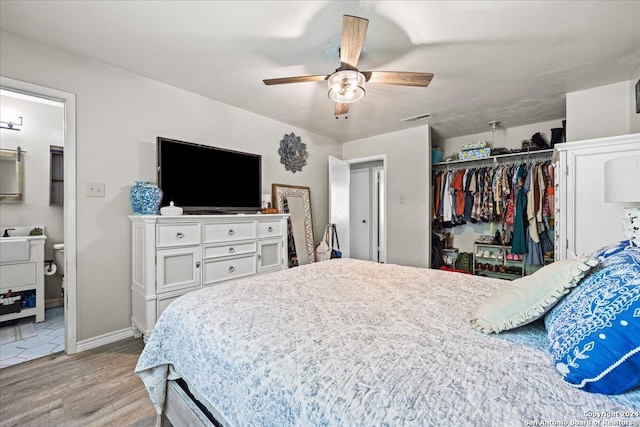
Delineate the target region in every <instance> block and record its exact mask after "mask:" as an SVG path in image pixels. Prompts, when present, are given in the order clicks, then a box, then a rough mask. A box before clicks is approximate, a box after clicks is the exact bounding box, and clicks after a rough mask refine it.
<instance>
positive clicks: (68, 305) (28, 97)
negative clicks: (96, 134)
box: [0, 77, 77, 367]
mask: <svg viewBox="0 0 640 427" xmlns="http://www.w3.org/2000/svg"><path fill="white" fill-rule="evenodd" d="M0 79H1V80H0V89H1V92H0V96H1V97H2V98H1V101H2V102H1V103H0V106H1V107H2V110H3V113H6V111H5V110H10V111H11V110H13V113H12V114H15V112H18V113H19V114H20V115H21V117H22V125H21V126H20V130H15V129H3V130H0V132H1V134H0V136H1V137H2V138H1V144H0V145H1V146H2V148H3V149H4V148H8V149H12V148H13V149H15V148H16V147H17V146H20V147H21V150H23V151H24V160H25V162H24V165H23V166H24V171H23V173H24V177H25V188H24V197H23V201H22V202H19V203H13V204H2V206H0V211H2V213H3V215H2V217H1V224H0V226H2V227H5V228H6V227H10V226H13V225H24V226H37V227H42V228H43V230H44V234H45V236H46V237H47V239H46V243H45V255H44V259H45V266H44V270H45V291H44V294H45V298H44V299H45V303H44V306H45V321H44V322H38V323H35V328H34V329H35V332H36V334H37V336H36V338H33V337H31V339H29V338H27V339H23V338H21V335H20V334H17V336H15V337H14V338H13V339H14V340H15V339H17V338H19V339H20V340H16V341H21V340H24V341H21V342H18V343H17V344H16V341H13V342H14V344H13V345H12V344H10V343H7V344H6V345H5V344H4V343H3V344H2V348H1V349H0V350H1V351H0V353H1V354H2V360H0V367H5V366H10V365H11V364H15V363H21V362H20V361H21V360H22V359H24V361H26V360H30V359H33V358H37V357H42V356H46V354H50V353H56V352H59V351H65V352H66V353H67V354H71V353H75V352H76V341H77V339H76V337H77V331H76V329H77V326H76V321H75V318H76V314H75V313H76V304H75V300H76V299H75V294H76V281H75V232H76V230H75V210H76V206H75V185H74V183H75V95H73V94H69V93H66V92H61V91H58V90H55V89H50V88H46V87H42V86H37V85H33V84H29V83H26V82H21V81H17V80H13V79H7V78H4V77H0ZM2 120H3V121H4V119H2ZM5 145H6V146H7V147H5ZM14 146H16V147H14ZM62 159H64V160H63V161H62ZM27 160H28V161H27ZM60 172H61V173H60ZM11 221H14V223H10V222H11ZM18 222H20V224H18ZM27 222H28V223H29V224H27ZM10 233H11V232H10ZM63 244H64V246H62V248H64V249H63V251H60V250H55V251H54V245H55V246H56V249H61V245H63ZM59 255H62V256H59ZM54 270H56V271H54ZM57 270H60V272H58V271H57ZM62 271H64V274H60V273H62ZM63 277H64V285H63ZM62 286H64V288H63V287H62ZM21 329H22V328H21ZM24 329H25V330H26V334H27V335H32V334H33V329H29V328H24ZM5 335H12V334H11V333H10V334H5ZM41 335H45V336H41ZM9 340H11V338H10V339H9ZM34 344H35V345H34ZM20 349H23V350H24V351H19V350H20ZM8 350H10V351H8ZM10 358H13V359H11V360H9V359H10Z"/></svg>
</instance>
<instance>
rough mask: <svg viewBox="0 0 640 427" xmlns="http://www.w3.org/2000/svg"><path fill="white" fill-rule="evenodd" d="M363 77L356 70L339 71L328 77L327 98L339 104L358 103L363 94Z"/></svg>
mask: <svg viewBox="0 0 640 427" xmlns="http://www.w3.org/2000/svg"><path fill="white" fill-rule="evenodd" d="M365 80H366V79H365V77H364V74H362V73H361V72H359V71H358V70H340V71H336V72H335V73H333V74H331V75H330V76H329V98H331V100H332V101H334V102H338V103H341V104H350V103H352V102H356V101H360V100H361V99H362V98H364V94H365Z"/></svg>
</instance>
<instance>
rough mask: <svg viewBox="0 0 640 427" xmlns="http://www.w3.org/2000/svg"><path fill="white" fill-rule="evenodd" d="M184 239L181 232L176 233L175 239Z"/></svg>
mask: <svg viewBox="0 0 640 427" xmlns="http://www.w3.org/2000/svg"><path fill="white" fill-rule="evenodd" d="M183 237H184V234H182V232H180V231H178V232H177V233H176V239H182V238H183Z"/></svg>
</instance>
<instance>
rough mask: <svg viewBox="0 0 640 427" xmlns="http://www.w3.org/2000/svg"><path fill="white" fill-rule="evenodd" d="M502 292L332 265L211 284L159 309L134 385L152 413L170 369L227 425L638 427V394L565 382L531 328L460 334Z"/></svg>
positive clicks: (449, 279) (417, 272)
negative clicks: (594, 390) (140, 385)
mask: <svg viewBox="0 0 640 427" xmlns="http://www.w3.org/2000/svg"><path fill="white" fill-rule="evenodd" d="M504 284H505V282H503V281H499V280H492V279H487V278H481V277H474V276H470V275H465V274H458V273H450V272H442V271H436V270H430V269H420V268H413V267H403V266H398V265H389V264H386V265H384V264H376V263H370V262H366V261H357V260H351V259H336V260H330V261H325V262H321V263H315V264H311V265H307V266H302V267H297V268H293V269H290V270H286V271H283V272H280V273H274V274H268V275H264V276H258V277H253V278H249V279H246V280H239V281H235V282H233V283H226V284H222V285H218V286H212V287H208V288H205V289H202V290H199V291H196V292H192V293H189V294H187V295H184V296H183V297H181V298H179V299H178V300H176V301H175V302H173V303H172V304H171V305H170V306H169V308H167V310H165V312H164V313H163V315H162V317H161V318H160V320H159V321H158V323H157V325H156V327H155V329H154V331H153V333H152V334H151V337H150V339H149V341H148V343H147V344H146V347H145V349H144V351H143V353H142V355H141V356H140V359H139V361H138V365H137V367H136V373H137V374H138V375H139V376H140V377H141V378H142V380H143V381H144V383H145V385H146V387H147V389H148V391H149V394H150V397H151V400H152V401H153V403H154V404H155V405H156V408H157V409H158V411H159V412H160V411H161V408H162V405H163V402H164V390H165V381H166V379H167V374H168V365H169V364H170V365H173V369H174V370H175V372H177V373H179V375H180V376H182V377H183V378H184V379H185V380H186V381H187V383H188V384H189V385H190V387H191V388H193V389H194V390H195V391H196V392H197V394H199V395H200V396H202V397H204V398H205V399H206V400H207V401H208V402H209V404H210V405H211V406H212V407H214V408H215V410H216V412H217V413H218V415H219V416H220V418H222V419H221V420H220V421H222V422H223V423H224V424H225V425H229V426H235V427H252V426H255V427H258V426H260V427H266V426H274V427H285V426H524V425H596V424H593V422H594V421H595V420H599V421H602V420H606V421H607V422H614V421H622V422H624V423H626V422H631V423H635V424H628V425H640V417H638V416H637V415H638V412H637V411H640V390H637V389H636V390H635V391H633V392H631V393H627V394H626V395H622V396H616V397H610V396H604V395H596V394H590V393H587V392H584V391H580V390H575V389H573V388H572V387H570V386H569V385H567V384H565V383H564V382H563V380H562V378H561V376H560V375H559V374H558V373H557V372H556V371H555V369H554V367H553V364H552V363H551V360H550V357H549V355H548V353H547V352H546V350H545V346H546V336H545V334H544V330H543V329H542V327H541V326H540V323H537V324H534V325H529V326H526V327H523V328H520V329H519V330H516V331H509V332H505V333H501V334H500V335H485V334H483V333H480V332H477V331H475V330H473V329H472V328H471V327H470V325H469V321H468V319H469V317H470V314H471V312H472V311H473V310H474V308H475V307H476V305H477V304H478V303H479V302H480V301H481V300H482V299H483V298H485V297H486V296H488V295H489V294H490V293H491V291H492V290H493V289H496V288H498V287H500V286H504ZM633 411H635V414H634V412H633ZM603 414H604V415H606V417H604V418H602V417H599V415H603ZM634 415H635V416H634ZM579 422H583V423H582V424H579ZM586 422H591V424H585V423H586ZM544 423H556V424H544ZM558 423H559V424H558ZM600 425H605V424H600ZM608 425H614V424H608ZM618 425H623V424H618Z"/></svg>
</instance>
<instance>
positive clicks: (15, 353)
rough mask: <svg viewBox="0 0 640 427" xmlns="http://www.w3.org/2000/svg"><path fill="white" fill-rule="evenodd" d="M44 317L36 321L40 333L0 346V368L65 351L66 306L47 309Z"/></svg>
mask: <svg viewBox="0 0 640 427" xmlns="http://www.w3.org/2000/svg"><path fill="white" fill-rule="evenodd" d="M44 319H45V320H44V322H40V323H36V331H37V332H38V335H36V336H34V337H31V338H27V339H24V340H19V341H14V342H12V343H9V344H5V345H3V346H0V368H6V367H7V366H11V365H16V364H18V363H22V362H26V361H27V360H31V359H37V358H39V357H42V356H46V355H48V354H52V353H58V352H61V351H64V307H53V308H47V309H45V311H44ZM30 320H33V318H30V319H24V320H23V321H30Z"/></svg>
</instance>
